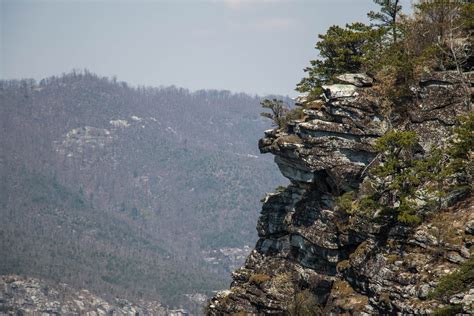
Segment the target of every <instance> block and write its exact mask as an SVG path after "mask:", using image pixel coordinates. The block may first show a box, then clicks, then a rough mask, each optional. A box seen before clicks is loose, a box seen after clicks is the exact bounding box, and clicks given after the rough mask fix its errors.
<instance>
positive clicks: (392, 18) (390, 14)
mask: <svg viewBox="0 0 474 316" xmlns="http://www.w3.org/2000/svg"><path fill="white" fill-rule="evenodd" d="M374 2H375V3H376V4H378V5H380V6H381V8H380V12H374V11H370V12H369V13H368V14H367V16H368V17H369V19H370V20H372V21H378V23H375V25H377V26H379V27H382V28H385V29H389V30H391V31H392V32H391V33H392V41H393V43H396V42H397V36H398V30H397V17H398V16H399V14H400V12H401V10H402V6H401V5H400V4H399V3H400V1H399V0H374Z"/></svg>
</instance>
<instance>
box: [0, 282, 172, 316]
mask: <svg viewBox="0 0 474 316" xmlns="http://www.w3.org/2000/svg"><path fill="white" fill-rule="evenodd" d="M168 314H169V313H168V309H167V308H166V307H164V306H162V305H161V304H160V303H159V302H156V301H140V302H138V303H132V302H129V301H127V300H125V299H115V300H114V301H113V302H110V301H106V300H104V299H102V298H100V297H98V296H96V295H94V294H92V293H91V292H89V291H88V290H77V289H74V288H72V287H70V286H69V285H67V284H64V283H61V284H57V283H51V282H48V281H45V280H42V279H37V278H27V277H21V276H18V275H4V276H0V315H88V316H97V315H131V316H132V315H133V316H137V315H157V316H159V315H168Z"/></svg>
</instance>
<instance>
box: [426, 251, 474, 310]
mask: <svg viewBox="0 0 474 316" xmlns="http://www.w3.org/2000/svg"><path fill="white" fill-rule="evenodd" d="M473 287H474V259H472V258H471V259H469V260H467V261H465V262H463V263H462V264H461V265H460V266H459V268H458V269H457V270H456V271H454V272H452V273H450V274H448V275H445V276H444V277H442V278H441V279H440V280H439V283H438V285H437V286H436V288H435V289H434V290H433V291H432V292H431V293H430V295H429V296H430V297H431V298H436V299H439V300H442V301H445V302H447V301H448V300H449V298H450V297H451V296H453V295H454V294H457V293H462V292H464V291H466V290H469V289H472V288H473Z"/></svg>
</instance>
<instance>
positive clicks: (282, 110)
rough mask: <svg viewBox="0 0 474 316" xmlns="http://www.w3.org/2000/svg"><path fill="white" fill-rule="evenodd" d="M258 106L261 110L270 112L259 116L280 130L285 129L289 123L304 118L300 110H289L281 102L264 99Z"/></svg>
mask: <svg viewBox="0 0 474 316" xmlns="http://www.w3.org/2000/svg"><path fill="white" fill-rule="evenodd" d="M260 104H261V105H262V107H263V108H266V109H270V110H271V113H268V112H262V113H260V115H261V116H263V117H266V118H269V119H271V120H272V121H273V125H274V126H277V127H278V128H280V129H286V128H287V126H288V123H289V122H290V121H294V120H297V119H301V118H303V117H304V113H303V109H302V108H299V107H298V108H293V109H290V108H289V107H288V106H287V105H286V104H285V103H284V102H283V101H282V100H277V99H273V100H268V99H265V100H263V101H262V102H261V103H260Z"/></svg>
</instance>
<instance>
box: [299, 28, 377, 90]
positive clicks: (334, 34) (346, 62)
mask: <svg viewBox="0 0 474 316" xmlns="http://www.w3.org/2000/svg"><path fill="white" fill-rule="evenodd" d="M319 39H320V41H318V42H317V43H316V47H315V48H316V49H317V50H318V51H319V55H320V56H321V58H320V59H315V60H311V61H310V63H311V66H310V67H307V68H305V69H304V71H305V72H307V73H308V76H307V77H305V78H303V79H302V80H301V81H300V83H299V84H298V85H297V88H296V90H297V91H299V92H309V94H310V96H311V95H312V94H313V95H314V94H319V93H320V92H319V90H320V86H321V85H322V84H325V83H327V82H330V81H331V80H332V79H333V77H334V76H335V75H338V74H341V73H354V72H358V71H360V70H361V68H362V66H363V65H364V63H365V60H366V59H367V58H368V57H369V54H367V52H368V51H369V50H374V49H373V47H374V46H375V45H377V43H378V42H379V39H380V32H379V31H378V30H375V29H373V28H371V27H370V26H368V25H365V24H363V23H353V24H347V25H346V27H340V26H337V25H333V26H331V27H330V28H329V29H328V31H327V32H326V34H321V35H319Z"/></svg>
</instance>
